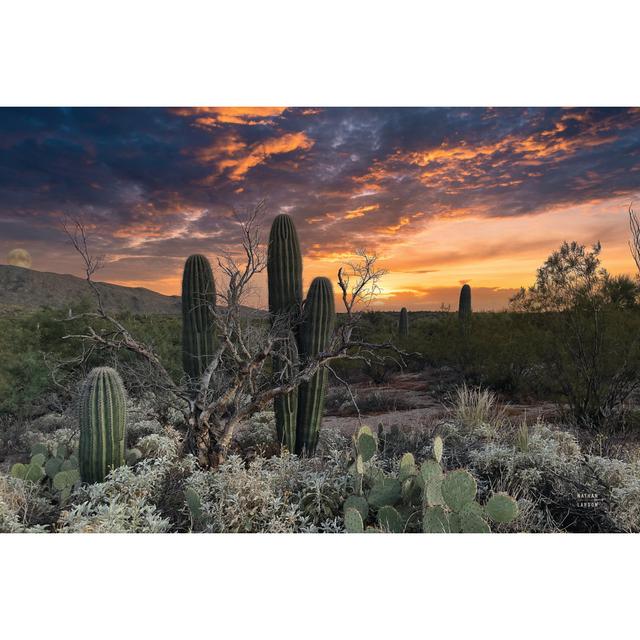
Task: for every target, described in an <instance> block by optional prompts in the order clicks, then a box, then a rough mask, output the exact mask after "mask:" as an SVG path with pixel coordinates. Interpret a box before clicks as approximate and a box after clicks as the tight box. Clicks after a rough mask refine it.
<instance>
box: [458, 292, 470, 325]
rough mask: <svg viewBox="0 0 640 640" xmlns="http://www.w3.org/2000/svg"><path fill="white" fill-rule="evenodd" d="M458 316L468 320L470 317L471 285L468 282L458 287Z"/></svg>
mask: <svg viewBox="0 0 640 640" xmlns="http://www.w3.org/2000/svg"><path fill="white" fill-rule="evenodd" d="M458 318H460V320H469V319H470V318H471V287H470V286H469V285H468V284H465V285H463V287H462V289H460V304H459V305H458Z"/></svg>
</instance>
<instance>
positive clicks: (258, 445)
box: [234, 411, 278, 455]
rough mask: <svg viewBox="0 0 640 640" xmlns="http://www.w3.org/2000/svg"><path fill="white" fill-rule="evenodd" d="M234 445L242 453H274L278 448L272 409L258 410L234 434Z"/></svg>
mask: <svg viewBox="0 0 640 640" xmlns="http://www.w3.org/2000/svg"><path fill="white" fill-rule="evenodd" d="M234 446H235V448H236V449H237V450H239V451H240V452H242V453H245V454H246V453H247V452H249V451H251V452H259V453H262V454H265V455H266V454H269V453H275V452H276V451H277V450H278V436H277V433H276V419H275V414H274V413H273V411H260V412H258V413H255V414H254V415H253V416H251V419H250V420H249V421H248V422H247V423H246V424H244V425H242V427H241V428H239V429H237V430H236V433H235V434H234Z"/></svg>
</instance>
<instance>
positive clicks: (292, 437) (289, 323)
mask: <svg viewBox="0 0 640 640" xmlns="http://www.w3.org/2000/svg"><path fill="white" fill-rule="evenodd" d="M267 279H268V284H269V313H270V315H271V322H272V325H275V327H276V330H277V331H278V332H280V333H281V338H282V348H283V350H284V351H285V352H286V353H287V355H288V358H287V360H288V362H287V361H285V360H284V359H281V358H277V357H274V358H273V359H272V365H273V371H274V375H275V376H277V377H278V380H279V381H280V382H283V383H286V382H287V380H288V379H290V377H291V376H292V375H293V374H294V373H295V363H296V362H297V344H296V335H295V331H293V330H292V327H293V328H294V329H295V324H296V321H297V320H298V315H299V313H300V308H301V305H302V254H301V252H300V243H299V241H298V234H297V232H296V228H295V226H294V224H293V220H292V219H291V217H290V216H288V215H286V214H280V215H279V216H276V218H275V220H274V221H273V224H272V225H271V233H270V234H269V248H268V251H267ZM274 412H275V416H276V429H277V432H278V440H279V442H281V443H284V444H285V445H286V446H287V448H288V449H289V450H290V451H294V450H295V446H296V417H297V413H298V391H297V390H294V391H292V392H291V393H289V394H286V395H283V396H278V397H277V398H275V400H274Z"/></svg>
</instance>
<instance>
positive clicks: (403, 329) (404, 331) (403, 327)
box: [398, 307, 409, 338]
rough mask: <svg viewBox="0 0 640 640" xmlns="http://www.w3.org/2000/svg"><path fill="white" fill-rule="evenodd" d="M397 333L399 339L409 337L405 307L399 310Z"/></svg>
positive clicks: (407, 315) (407, 316)
mask: <svg viewBox="0 0 640 640" xmlns="http://www.w3.org/2000/svg"><path fill="white" fill-rule="evenodd" d="M398 333H399V334H400V337H401V338H406V337H407V336H408V335H409V314H408V313H407V308H406V307H402V309H400V320H399V322H398Z"/></svg>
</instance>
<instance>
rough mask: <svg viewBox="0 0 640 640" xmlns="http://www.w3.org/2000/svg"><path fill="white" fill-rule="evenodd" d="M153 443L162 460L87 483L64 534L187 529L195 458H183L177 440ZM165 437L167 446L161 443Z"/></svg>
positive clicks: (66, 514) (61, 526)
mask: <svg viewBox="0 0 640 640" xmlns="http://www.w3.org/2000/svg"><path fill="white" fill-rule="evenodd" d="M147 438H149V439H153V441H154V443H155V445H156V452H158V453H159V454H160V457H157V458H148V459H146V460H143V461H141V462H139V463H138V464H136V465H135V467H133V468H132V467H128V466H123V467H119V468H118V469H114V470H113V471H112V472H111V473H110V474H109V475H108V476H107V478H106V480H105V481H104V482H100V483H96V484H90V485H83V486H82V487H81V488H80V489H79V490H77V491H76V492H75V494H74V496H73V497H72V500H73V506H72V507H71V508H69V509H68V510H66V511H63V512H62V514H61V516H60V518H59V521H58V524H57V527H58V530H59V531H60V532H62V533H109V532H121V533H162V532H166V531H175V530H181V527H183V526H184V524H185V517H184V514H183V511H184V509H183V506H184V505H183V486H184V483H185V481H186V479H187V478H188V477H189V476H190V475H191V474H192V473H193V471H194V469H195V467H196V463H195V460H194V459H193V458H192V457H191V456H187V457H185V458H178V457H177V456H176V455H175V449H174V448H173V447H172V445H171V443H173V440H172V439H171V438H168V437H164V438H163V437H162V436H158V435H150V436H147ZM162 439H164V441H165V442H164V443H160V441H161V440H162Z"/></svg>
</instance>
